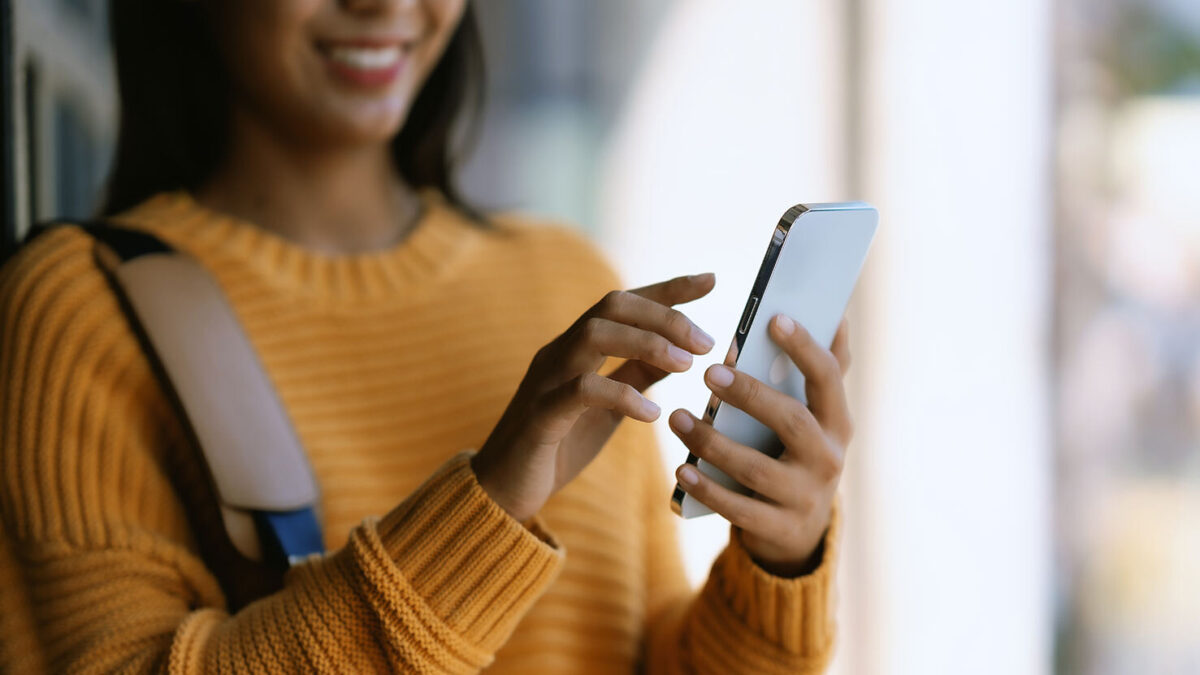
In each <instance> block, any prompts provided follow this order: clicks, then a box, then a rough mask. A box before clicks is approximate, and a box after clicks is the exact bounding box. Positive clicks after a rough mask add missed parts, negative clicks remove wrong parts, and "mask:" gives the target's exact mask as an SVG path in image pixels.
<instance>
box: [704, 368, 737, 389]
mask: <svg viewBox="0 0 1200 675" xmlns="http://www.w3.org/2000/svg"><path fill="white" fill-rule="evenodd" d="M708 381H709V382H711V383H713V384H715V385H717V386H718V387H728V386H729V385H731V384H733V371H732V370H730V369H728V368H726V367H725V366H713V367H712V368H709V369H708Z"/></svg>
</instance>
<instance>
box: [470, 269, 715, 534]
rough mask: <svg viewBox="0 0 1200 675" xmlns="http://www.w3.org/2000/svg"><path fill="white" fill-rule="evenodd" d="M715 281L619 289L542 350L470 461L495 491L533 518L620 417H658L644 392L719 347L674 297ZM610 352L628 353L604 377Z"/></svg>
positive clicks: (508, 507) (702, 278)
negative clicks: (602, 370)
mask: <svg viewBox="0 0 1200 675" xmlns="http://www.w3.org/2000/svg"><path fill="white" fill-rule="evenodd" d="M715 282H716V279H715V277H714V276H713V275H712V274H697V275H692V276H687V277H678V278H675V279H671V280H670V281H664V282H661V283H658V284H654V285H651V286H646V287H643V288H638V289H634V290H631V291H612V292H610V293H608V294H607V295H605V296H604V298H603V299H601V300H600V302H598V303H596V304H595V305H593V306H592V307H591V309H589V310H588V311H587V312H584V314H583V316H581V317H579V319H578V320H576V321H575V323H573V324H571V327H570V328H568V329H567V330H566V332H564V333H563V334H562V335H560V336H558V337H557V338H555V339H554V341H552V342H550V343H549V344H547V345H546V346H544V347H542V348H541V349H540V350H538V353H537V354H536V355H535V356H534V357H533V361H532V363H530V365H529V370H527V371H526V373H525V378H524V379H523V380H522V381H521V384H520V386H519V387H518V388H517V393H516V394H515V395H514V396H513V399H512V401H511V402H510V403H509V404H508V408H507V409H506V410H505V411H504V415H503V416H502V417H501V418H500V421H499V422H498V423H497V424H496V428H495V429H493V430H492V433H491V435H490V436H488V439H487V441H486V442H485V443H484V444H483V447H482V448H480V449H479V452H478V453H476V455H475V457H474V458H472V460H471V465H472V468H473V469H474V471H475V474H476V476H477V477H478V479H479V484H480V485H481V486H482V487H483V489H484V490H485V491H487V493H488V495H490V496H491V497H492V499H494V500H495V501H496V503H498V504H499V505H500V506H501V507H503V508H504V510H505V511H507V512H508V513H509V514H510V515H512V516H513V517H514V518H516V519H517V520H520V521H522V522H524V521H526V520H528V519H529V518H531V517H533V516H534V515H535V514H536V513H537V512H538V511H539V510H540V509H541V508H542V505H543V504H545V503H546V500H547V499H549V498H550V496H551V495H553V494H554V493H555V492H557V491H558V490H560V489H561V488H562V487H563V486H564V485H566V484H567V483H569V482H570V481H571V480H572V479H573V478H575V476H577V475H579V472H581V471H583V469H584V467H586V466H587V465H588V463H590V462H591V461H592V459H593V458H595V457H596V455H597V454H599V452H600V450H601V448H603V447H604V444H605V443H606V442H607V441H608V439H609V437H610V436H611V435H612V433H613V431H614V430H615V429H616V426H617V424H618V423H619V422H620V421H621V420H623V419H624V418H626V417H630V418H633V419H635V420H640V421H642V422H652V421H654V420H655V419H657V418H658V415H659V412H660V411H659V407H658V406H657V405H655V404H654V403H653V402H652V401H650V400H649V399H647V398H646V397H645V396H643V395H642V392H643V391H644V390H645V389H646V387H649V386H650V385H651V384H653V383H655V382H657V381H658V380H660V379H662V378H663V377H665V376H666V375H667V374H668V373H679V372H683V371H685V370H687V369H688V368H690V367H691V365H692V355H693V354H706V353H708V351H709V350H711V349H712V347H713V339H712V338H711V337H710V336H709V335H708V334H707V333H705V332H704V331H702V330H700V328H699V327H697V326H696V325H695V324H694V323H692V322H691V320H690V319H688V318H687V317H686V316H684V315H683V313H682V312H679V311H678V310H675V309H672V305H676V304H680V303H684V302H690V301H692V300H696V299H697V298H701V297H704V296H705V295H707V294H708V292H709V291H711V290H712V288H713V285H714V284H715ZM610 356H611V357H617V358H623V359H628V360H627V361H626V362H625V363H623V364H622V365H621V366H620V367H619V368H617V369H616V370H614V371H613V372H612V373H610V374H609V375H608V376H607V377H605V376H603V375H600V374H599V373H597V372H596V371H597V370H598V369H599V368H600V366H601V365H603V364H604V361H605V359H606V358H608V357H610Z"/></svg>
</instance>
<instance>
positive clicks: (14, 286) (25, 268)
mask: <svg viewBox="0 0 1200 675" xmlns="http://www.w3.org/2000/svg"><path fill="white" fill-rule="evenodd" d="M93 256H94V254H93V244H92V241H91V237H89V236H88V235H87V234H86V233H84V232H83V231H82V230H81V229H80V228H78V227H70V226H52V227H49V228H47V229H46V230H45V231H44V232H42V233H41V234H40V235H39V236H37V237H35V238H34V239H33V240H32V241H29V242H28V243H26V244H25V245H24V246H23V247H22V248H21V250H19V251H18V252H17V254H16V255H15V256H14V257H13V258H12V259H11V260H9V261H8V262H7V263H6V264H5V265H4V267H3V268H0V319H2V320H3V325H2V327H3V335H4V337H5V338H6V339H5V342H7V341H8V339H9V338H12V337H14V335H13V333H14V330H15V329H17V328H19V327H25V328H31V327H32V326H33V325H34V324H38V325H46V324H47V322H49V323H50V324H54V323H55V321H54V317H55V316H58V315H64V316H70V315H71V314H72V313H73V312H75V311H77V310H79V309H81V308H82V307H83V306H86V305H87V304H90V302H91V301H92V300H94V299H95V298H94V297H91V296H92V294H93V293H104V292H106V291H105V287H106V284H105V282H104V276H103V273H102V272H101V271H100V268H99V267H98V266H97V265H96V262H95V259H94V257H93Z"/></svg>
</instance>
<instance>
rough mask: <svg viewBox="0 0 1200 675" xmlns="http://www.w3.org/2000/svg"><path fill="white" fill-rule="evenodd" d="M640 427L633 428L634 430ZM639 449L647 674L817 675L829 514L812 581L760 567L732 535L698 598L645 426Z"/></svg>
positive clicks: (827, 638) (823, 645)
mask: <svg viewBox="0 0 1200 675" xmlns="http://www.w3.org/2000/svg"><path fill="white" fill-rule="evenodd" d="M639 426H640V425H639ZM642 429H643V430H644V431H643V433H645V438H644V439H643V440H642V441H641V442H640V443H639V447H641V448H645V450H644V453H643V456H645V457H647V458H648V460H647V463H649V464H652V466H650V467H649V468H648V470H647V471H646V475H647V476H648V479H647V481H646V483H647V486H646V494H647V498H646V505H647V509H648V512H647V513H646V516H645V518H646V522H647V523H648V526H647V533H648V537H649V541H648V542H647V556H646V578H647V590H648V596H647V602H648V606H647V613H646V616H647V619H648V624H649V625H648V626H647V630H646V645H645V650H644V655H645V656H644V658H645V660H646V672H648V673H653V674H662V675H665V674H668V673H670V674H672V675H707V674H709V673H712V674H716V673H722V674H725V675H736V674H737V673H747V674H749V673H755V674H756V675H774V674H778V675H784V674H787V675H796V674H798V673H799V674H803V673H819V672H823V671H824V669H825V667H826V666H827V665H828V662H829V660H830V659H831V658H832V656H833V637H834V626H833V617H834V606H833V572H834V567H835V565H836V555H837V545H836V542H837V529H838V527H837V514H836V512H835V514H834V520H833V522H832V523H831V525H830V528H829V531H828V532H827V533H826V539H825V543H824V556H823V558H822V560H821V563H820V565H819V567H818V568H817V569H816V570H814V571H813V572H812V573H811V574H808V575H806V576H803V577H798V578H795V579H785V578H781V577H777V576H774V575H772V574H770V573H768V572H766V571H764V570H763V569H762V568H761V567H759V566H758V565H757V564H756V563H755V562H754V561H753V560H752V559H751V558H750V555H749V553H748V552H747V551H746V549H745V548H744V547H743V546H742V544H741V538H740V537H739V531H738V530H737V529H736V528H732V527H731V528H730V537H729V544H728V546H726V548H725V550H724V551H722V552H721V554H720V555H719V556H717V559H716V561H715V562H714V563H713V566H712V569H711V571H710V572H709V576H708V580H707V582H706V583H705V584H704V586H703V588H702V589H701V590H700V592H699V593H693V592H692V591H691V590H690V589H689V588H688V586H687V582H686V580H685V577H684V574H683V566H682V563H681V560H680V554H679V544H678V539H677V534H676V526H677V522H678V520H679V518H678V517H677V516H675V515H674V514H673V513H671V511H670V508H669V499H670V486H669V485H668V483H667V482H666V479H665V476H666V473H665V471H664V470H663V466H662V461H661V459H660V458H661V455H660V453H659V452H658V446H657V443H656V442H655V439H654V436H653V434H652V433H651V431H650V429H649V427H645V426H642Z"/></svg>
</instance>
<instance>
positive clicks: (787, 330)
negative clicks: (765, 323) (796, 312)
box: [775, 314, 796, 335]
mask: <svg viewBox="0 0 1200 675" xmlns="http://www.w3.org/2000/svg"><path fill="white" fill-rule="evenodd" d="M775 325H776V326H779V332H780V333H783V334H784V335H791V334H792V333H793V332H794V331H795V330H796V322H795V321H793V320H792V317H790V316H785V315H783V314H780V315H779V316H777V317H775Z"/></svg>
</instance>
